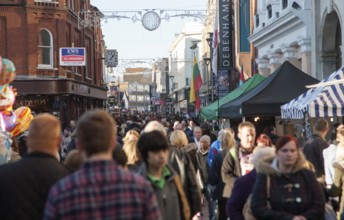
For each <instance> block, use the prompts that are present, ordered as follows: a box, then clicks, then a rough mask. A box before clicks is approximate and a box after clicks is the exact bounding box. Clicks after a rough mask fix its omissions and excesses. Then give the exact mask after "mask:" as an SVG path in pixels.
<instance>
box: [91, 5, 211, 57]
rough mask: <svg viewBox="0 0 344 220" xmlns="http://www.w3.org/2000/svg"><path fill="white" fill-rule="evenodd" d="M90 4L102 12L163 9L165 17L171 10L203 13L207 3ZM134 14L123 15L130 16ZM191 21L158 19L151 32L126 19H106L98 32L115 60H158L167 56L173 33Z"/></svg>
mask: <svg viewBox="0 0 344 220" xmlns="http://www.w3.org/2000/svg"><path fill="white" fill-rule="evenodd" d="M91 4H92V5H93V6H96V7H97V8H98V9H99V10H100V11H102V12H105V11H142V10H144V9H165V10H166V11H167V14H169V15H174V14H176V11H175V10H184V9H185V10H205V9H206V5H207V0H91ZM105 14H107V13H105ZM134 14H135V13H128V14H125V15H126V16H128V17H132V16H133V15H134ZM142 14H144V11H143V13H142ZM121 15H124V14H123V13H121ZM137 16H139V15H138V14H137ZM193 21H194V19H193V18H186V17H185V18H184V19H182V18H180V17H176V18H170V20H169V21H166V20H161V23H160V26H159V28H158V29H156V30H155V31H148V30H146V29H145V28H144V27H143V26H142V24H141V22H140V21H137V22H135V23H134V22H133V21H132V20H130V19H120V20H118V19H117V18H115V19H114V18H110V19H107V23H106V22H105V19H103V21H102V31H103V35H105V44H106V46H107V49H116V50H117V51H118V58H119V60H122V59H129V60H130V59H138V60H140V59H158V58H162V57H168V49H169V47H170V45H171V43H172V42H173V40H174V39H175V34H178V33H180V32H181V31H182V30H183V27H184V24H185V23H186V22H193ZM198 21H199V20H198Z"/></svg>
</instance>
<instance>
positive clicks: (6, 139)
mask: <svg viewBox="0 0 344 220" xmlns="http://www.w3.org/2000/svg"><path fill="white" fill-rule="evenodd" d="M11 144H12V139H11V135H10V134H9V133H8V132H6V131H5V132H0V164H4V163H7V162H8V161H9V160H10V159H11V154H12V149H11Z"/></svg>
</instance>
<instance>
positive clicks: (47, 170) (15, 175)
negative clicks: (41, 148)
mask: <svg viewBox="0 0 344 220" xmlns="http://www.w3.org/2000/svg"><path fill="white" fill-rule="evenodd" d="M67 174H68V173H67V170H66V169H65V168H64V167H62V166H61V165H60V164H59V162H58V161H57V160H56V159H55V158H54V157H52V156H50V155H48V154H44V153H31V154H28V155H26V156H24V157H23V158H22V159H20V160H19V161H17V162H14V163H10V164H5V165H2V166H0V177H1V178H0V204H1V205H0V219H2V220H11V219H13V220H18V219H20V220H36V219H37V220H38V219H42V214H43V210H44V205H45V201H46V198H47V195H48V192H49V190H50V187H51V186H52V185H53V184H55V183H56V182H57V181H58V180H59V179H61V178H62V177H64V176H65V175H67Z"/></svg>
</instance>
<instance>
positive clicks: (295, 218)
mask: <svg viewBox="0 0 344 220" xmlns="http://www.w3.org/2000/svg"><path fill="white" fill-rule="evenodd" d="M293 220H307V219H306V218H305V217H304V216H302V215H296V216H294V218H293Z"/></svg>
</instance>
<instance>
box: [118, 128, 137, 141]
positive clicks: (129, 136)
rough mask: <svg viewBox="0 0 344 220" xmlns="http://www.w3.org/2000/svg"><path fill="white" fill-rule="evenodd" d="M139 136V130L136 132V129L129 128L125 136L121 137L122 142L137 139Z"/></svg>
mask: <svg viewBox="0 0 344 220" xmlns="http://www.w3.org/2000/svg"><path fill="white" fill-rule="evenodd" d="M139 138H140V134H139V132H137V131H136V130H134V129H132V130H129V131H128V132H127V133H126V134H125V137H124V138H123V139H122V140H123V143H124V144H125V143H127V142H129V141H133V140H136V141H137V140H138V139H139Z"/></svg>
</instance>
